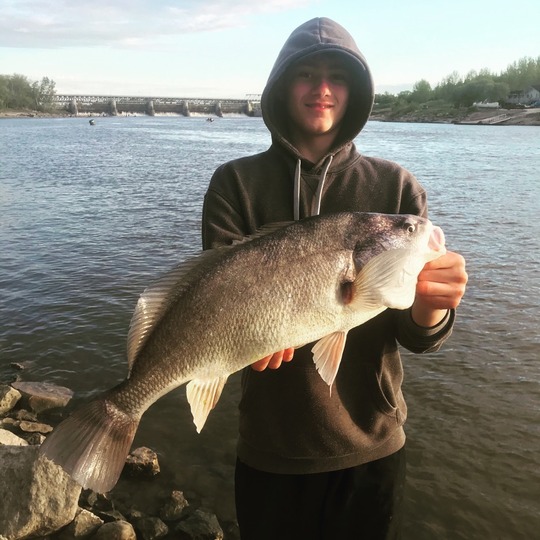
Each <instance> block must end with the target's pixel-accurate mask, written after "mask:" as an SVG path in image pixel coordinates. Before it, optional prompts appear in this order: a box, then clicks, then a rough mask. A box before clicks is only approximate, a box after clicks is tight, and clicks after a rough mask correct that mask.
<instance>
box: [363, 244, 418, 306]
mask: <svg viewBox="0 0 540 540" xmlns="http://www.w3.org/2000/svg"><path fill="white" fill-rule="evenodd" d="M424 264H425V260H424V258H423V257H421V256H418V254H415V253H414V252H413V251H411V250H408V249H392V250H389V251H385V252H383V253H381V254H380V255H377V256H376V257H373V259H371V260H370V261H369V262H368V263H367V264H366V265H365V266H364V268H362V270H361V272H360V274H359V275H358V278H357V279H358V280H359V281H358V284H357V287H356V290H355V296H356V298H354V299H353V302H354V303H355V304H357V305H358V304H359V305H361V306H362V307H364V308H366V309H377V308H379V307H383V306H384V307H388V308H393V309H406V308H408V307H410V306H411V305H412V303H413V301H414V296H415V293H416V282H417V280H418V274H419V273H420V270H422V268H423V267H424Z"/></svg>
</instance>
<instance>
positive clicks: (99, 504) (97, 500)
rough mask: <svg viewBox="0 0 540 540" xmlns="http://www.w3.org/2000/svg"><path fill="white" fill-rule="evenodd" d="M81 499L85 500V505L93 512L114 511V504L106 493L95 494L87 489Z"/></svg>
mask: <svg viewBox="0 0 540 540" xmlns="http://www.w3.org/2000/svg"><path fill="white" fill-rule="evenodd" d="M81 499H85V501H86V504H88V506H90V507H91V508H92V510H94V511H95V510H99V511H102V512H108V511H109V510H114V504H113V502H112V501H111V499H110V496H109V494H108V493H97V492H95V491H92V490H91V489H87V490H84V491H83V493H82V495H81Z"/></svg>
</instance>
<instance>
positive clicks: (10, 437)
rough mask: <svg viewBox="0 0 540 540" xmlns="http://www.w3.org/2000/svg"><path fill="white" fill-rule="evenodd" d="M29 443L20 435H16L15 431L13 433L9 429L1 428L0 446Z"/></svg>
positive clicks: (25, 444)
mask: <svg viewBox="0 0 540 540" xmlns="http://www.w3.org/2000/svg"><path fill="white" fill-rule="evenodd" d="M27 445H28V443H27V442H26V441H25V440H24V439H21V438H20V437H18V436H17V435H15V433H11V431H8V430H7V429H1V428H0V446H27ZM0 467H1V466H0Z"/></svg>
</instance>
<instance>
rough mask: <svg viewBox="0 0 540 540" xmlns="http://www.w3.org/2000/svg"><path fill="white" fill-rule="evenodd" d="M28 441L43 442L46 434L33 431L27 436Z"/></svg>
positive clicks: (29, 442) (31, 442) (30, 442)
mask: <svg viewBox="0 0 540 540" xmlns="http://www.w3.org/2000/svg"><path fill="white" fill-rule="evenodd" d="M25 439H26V442H27V443H28V444H38V445H39V444H43V441H44V440H45V435H42V434H41V433H31V434H30V435H26V436H25Z"/></svg>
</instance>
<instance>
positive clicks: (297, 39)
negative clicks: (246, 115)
mask: <svg viewBox="0 0 540 540" xmlns="http://www.w3.org/2000/svg"><path fill="white" fill-rule="evenodd" d="M321 52H340V53H342V54H343V55H344V56H345V57H346V58H348V60H349V61H350V70H351V74H352V82H351V88H350V94H349V105H348V108H347V112H346V114H345V117H344V119H343V123H342V125H341V127H340V131H339V135H338V136H337V137H336V140H335V141H334V145H333V147H332V149H331V153H332V152H334V153H335V152H336V151H337V150H339V149H340V148H341V147H343V146H344V145H346V144H347V143H349V142H351V141H352V140H353V139H354V138H355V137H356V136H357V135H358V133H360V131H361V130H362V128H363V127H364V125H365V124H366V122H367V121H368V118H369V115H370V113H371V108H372V106H373V99H374V90H373V80H372V78H371V72H370V70H369V67H368V65H367V63H366V60H365V58H364V56H363V55H362V53H361V52H360V51H359V49H358V47H357V46H356V43H355V42H354V39H353V38H352V36H351V35H350V34H349V33H348V32H347V30H345V28H343V27H342V26H341V25H339V24H338V23H336V22H334V21H333V20H331V19H327V18H316V19H311V20H310V21H308V22H306V23H304V24H302V25H301V26H299V27H298V28H297V29H296V30H294V31H293V32H292V34H291V35H290V36H289V38H288V39H287V41H286V42H285V45H284V46H283V48H282V49H281V51H280V53H279V55H278V57H277V60H276V62H275V64H274V67H273V69H272V71H271V73H270V77H269V78H268V82H267V83H266V86H265V88H264V91H263V94H262V97H261V108H262V115H263V119H264V122H265V124H266V126H267V127H268V129H269V130H270V133H271V134H272V138H273V140H274V141H277V142H279V143H280V144H282V145H283V146H285V147H286V148H288V149H289V150H290V151H292V152H293V153H294V154H295V155H296V156H298V152H297V151H296V149H295V148H294V147H293V146H292V144H291V143H290V142H289V140H288V138H287V118H286V113H285V102H284V98H283V88H282V85H281V84H280V83H281V82H282V80H283V75H284V74H285V73H286V71H287V69H288V68H289V67H290V66H291V65H292V64H294V63H295V62H297V61H298V60H301V59H305V58H306V57H308V56H311V55H313V54H317V53H321Z"/></svg>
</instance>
